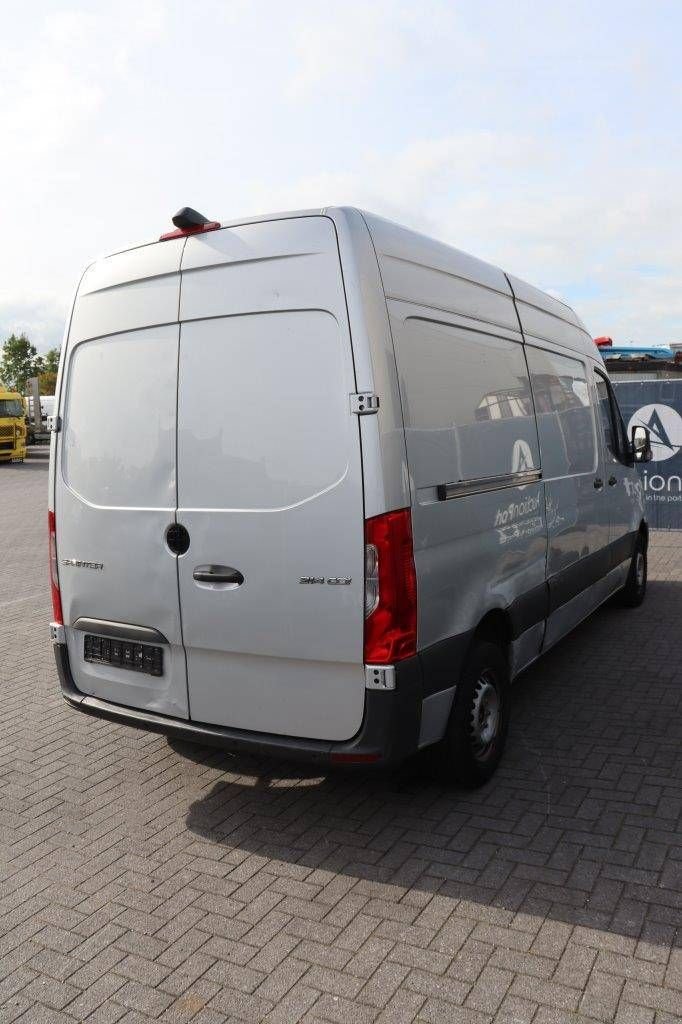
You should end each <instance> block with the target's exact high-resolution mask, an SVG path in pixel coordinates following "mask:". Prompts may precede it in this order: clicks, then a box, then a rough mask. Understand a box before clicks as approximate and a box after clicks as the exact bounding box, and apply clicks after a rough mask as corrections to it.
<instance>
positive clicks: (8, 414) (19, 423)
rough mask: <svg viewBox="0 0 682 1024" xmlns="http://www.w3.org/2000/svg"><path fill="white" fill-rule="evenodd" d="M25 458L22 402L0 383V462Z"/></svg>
mask: <svg viewBox="0 0 682 1024" xmlns="http://www.w3.org/2000/svg"><path fill="white" fill-rule="evenodd" d="M25 458H26V423H25V420H24V403H23V402H22V400H21V395H20V394H18V393H17V392H16V391H6V390H5V389H4V387H3V386H2V384H0V462H23V461H24V459H25Z"/></svg>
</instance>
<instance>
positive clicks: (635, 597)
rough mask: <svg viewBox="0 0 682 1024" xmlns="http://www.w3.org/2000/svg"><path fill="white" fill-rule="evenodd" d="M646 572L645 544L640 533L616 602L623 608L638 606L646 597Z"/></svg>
mask: <svg viewBox="0 0 682 1024" xmlns="http://www.w3.org/2000/svg"><path fill="white" fill-rule="evenodd" d="M647 574H648V565H647V546H646V541H645V540H644V537H643V536H642V534H641V533H640V535H639V537H638V538H637V543H636V544H635V550H634V551H633V553H632V561H631V562H630V571H629V572H628V578H627V582H626V584H625V586H624V587H623V589H622V590H621V591H620V593H619V594H618V603H619V604H621V605H623V607H625V608H639V606H640V604H641V603H642V601H643V600H644V598H645V597H646V581H647Z"/></svg>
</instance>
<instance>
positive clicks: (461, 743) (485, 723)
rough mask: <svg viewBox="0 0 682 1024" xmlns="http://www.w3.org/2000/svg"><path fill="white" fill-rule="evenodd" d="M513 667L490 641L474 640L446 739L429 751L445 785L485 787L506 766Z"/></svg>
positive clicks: (435, 769) (434, 767)
mask: <svg viewBox="0 0 682 1024" xmlns="http://www.w3.org/2000/svg"><path fill="white" fill-rule="evenodd" d="M509 710H510V693H509V667H508V664H507V658H506V656H505V653H504V651H503V650H501V648H500V647H498V645H497V644H494V643H491V642H490V641H489V640H479V641H475V642H474V646H473V647H472V649H471V651H470V652H469V654H468V655H467V658H466V660H465V662H464V666H463V669H462V673H461V676H460V680H459V683H458V685H457V689H456V690H455V700H454V703H453V705H452V711H451V712H450V719H449V721H448V725H447V729H446V733H445V736H444V737H443V739H442V740H441V741H440V742H439V743H437V744H436V745H435V746H433V747H432V748H431V749H430V751H429V752H428V753H429V760H430V768H431V771H432V773H433V774H435V775H436V777H437V778H438V780H439V781H440V782H444V783H451V782H455V783H459V784H460V785H462V786H466V787H467V788H469V789H475V788H477V787H478V786H483V785H484V784H485V783H486V782H488V780H489V779H491V778H492V776H493V775H494V773H495V770H496V768H497V766H498V764H499V763H500V759H501V757H502V752H503V750H504V745H505V741H506V739H507V729H508V727H509Z"/></svg>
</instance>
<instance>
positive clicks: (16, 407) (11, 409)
mask: <svg viewBox="0 0 682 1024" xmlns="http://www.w3.org/2000/svg"><path fill="white" fill-rule="evenodd" d="M23 415H24V407H23V405H22V404H21V400H20V399H19V398H0V416H23Z"/></svg>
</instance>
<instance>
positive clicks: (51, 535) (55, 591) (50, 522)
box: [47, 512, 64, 626]
mask: <svg viewBox="0 0 682 1024" xmlns="http://www.w3.org/2000/svg"><path fill="white" fill-rule="evenodd" d="M47 534H48V536H47V540H48V551H49V558H50V592H51V594H52V621H53V622H54V623H55V624H56V625H58V626H63V625H64V619H63V617H62V597H61V594H60V593H59V575H58V573H57V534H56V531H55V521H54V512H48V513H47Z"/></svg>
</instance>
